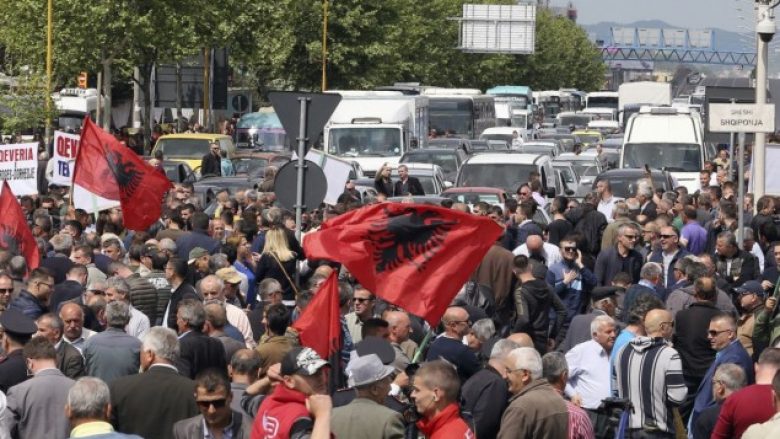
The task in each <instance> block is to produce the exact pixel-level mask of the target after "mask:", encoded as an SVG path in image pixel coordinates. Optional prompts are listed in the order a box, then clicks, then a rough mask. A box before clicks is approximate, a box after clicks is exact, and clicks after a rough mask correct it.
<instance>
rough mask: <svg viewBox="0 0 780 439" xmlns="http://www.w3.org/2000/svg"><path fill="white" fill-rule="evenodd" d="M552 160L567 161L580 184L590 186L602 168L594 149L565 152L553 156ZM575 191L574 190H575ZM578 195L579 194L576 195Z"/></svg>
mask: <svg viewBox="0 0 780 439" xmlns="http://www.w3.org/2000/svg"><path fill="white" fill-rule="evenodd" d="M554 162H564V163H569V164H571V165H572V167H573V168H574V172H576V173H577V177H578V178H579V182H580V186H585V187H590V185H591V184H592V183H593V181H594V179H595V178H596V176H597V175H599V174H600V173H601V172H602V171H604V169H601V165H600V164H599V161H598V159H597V158H596V151H585V152H583V153H580V154H575V153H573V152H567V153H563V154H561V155H559V156H558V157H555V160H554ZM575 192H576V191H575ZM578 196H579V195H578Z"/></svg>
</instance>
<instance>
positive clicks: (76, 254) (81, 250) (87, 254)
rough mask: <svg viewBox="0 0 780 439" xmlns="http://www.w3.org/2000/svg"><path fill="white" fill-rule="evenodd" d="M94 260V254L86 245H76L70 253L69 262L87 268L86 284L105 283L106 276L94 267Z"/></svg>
mask: <svg viewBox="0 0 780 439" xmlns="http://www.w3.org/2000/svg"><path fill="white" fill-rule="evenodd" d="M94 258H95V252H94V250H93V249H92V247H90V246H88V245H77V246H75V247H73V250H71V252H70V260H71V261H73V263H74V264H80V265H83V266H85V267H87V282H97V281H105V280H106V274H105V273H103V272H102V271H100V269H99V268H97V266H95V262H94Z"/></svg>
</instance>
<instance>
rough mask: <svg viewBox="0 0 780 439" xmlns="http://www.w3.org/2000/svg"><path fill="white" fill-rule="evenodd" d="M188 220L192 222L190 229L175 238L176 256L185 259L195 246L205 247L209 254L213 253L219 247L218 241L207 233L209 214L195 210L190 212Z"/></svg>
mask: <svg viewBox="0 0 780 439" xmlns="http://www.w3.org/2000/svg"><path fill="white" fill-rule="evenodd" d="M190 222H191V223H192V231H191V232H187V233H185V234H183V235H182V236H180V237H179V238H178V239H176V251H177V252H178V255H177V256H178V257H179V258H181V259H187V258H188V256H189V255H190V252H191V251H192V250H193V249H194V248H196V247H200V248H202V249H205V250H206V251H207V252H209V254H214V253H215V252H216V251H217V249H218V248H219V242H217V241H216V240H215V239H214V238H212V237H211V236H209V234H208V230H209V216H208V215H206V214H205V213H203V212H195V213H193V214H192V217H191V218H190Z"/></svg>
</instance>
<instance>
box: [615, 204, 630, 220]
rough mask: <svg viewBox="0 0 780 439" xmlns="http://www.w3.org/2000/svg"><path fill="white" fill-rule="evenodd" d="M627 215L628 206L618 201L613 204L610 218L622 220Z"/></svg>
mask: <svg viewBox="0 0 780 439" xmlns="http://www.w3.org/2000/svg"><path fill="white" fill-rule="evenodd" d="M628 214H629V210H628V204H626V203H625V202H624V201H619V202H617V203H615V207H614V209H612V216H613V217H615V218H623V217H627V216H628Z"/></svg>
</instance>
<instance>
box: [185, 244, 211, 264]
mask: <svg viewBox="0 0 780 439" xmlns="http://www.w3.org/2000/svg"><path fill="white" fill-rule="evenodd" d="M208 255H209V252H208V250H206V249H205V248H203V247H195V248H194V249H192V250H190V257H189V261H188V262H187V263H188V264H192V263H193V262H195V259H198V258H202V257H203V256H208Z"/></svg>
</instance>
